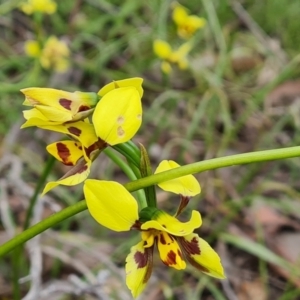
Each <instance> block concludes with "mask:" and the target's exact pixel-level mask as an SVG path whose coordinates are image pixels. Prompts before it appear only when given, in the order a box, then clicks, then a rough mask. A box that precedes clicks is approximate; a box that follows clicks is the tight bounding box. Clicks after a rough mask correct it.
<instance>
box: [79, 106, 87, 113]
mask: <svg viewBox="0 0 300 300" xmlns="http://www.w3.org/2000/svg"><path fill="white" fill-rule="evenodd" d="M89 109H90V107H89V106H87V105H81V106H80V107H79V108H78V112H80V111H86V110H89Z"/></svg>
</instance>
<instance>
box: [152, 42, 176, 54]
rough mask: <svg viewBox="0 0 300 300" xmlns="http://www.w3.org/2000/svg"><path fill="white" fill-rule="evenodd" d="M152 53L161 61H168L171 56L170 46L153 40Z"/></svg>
mask: <svg viewBox="0 0 300 300" xmlns="http://www.w3.org/2000/svg"><path fill="white" fill-rule="evenodd" d="M153 51H154V53H155V54H156V55H157V56H158V57H160V58H162V59H168V58H169V57H170V55H171V54H172V48H171V46H170V45H169V44H168V43H167V42H165V41H163V40H155V41H154V43H153Z"/></svg>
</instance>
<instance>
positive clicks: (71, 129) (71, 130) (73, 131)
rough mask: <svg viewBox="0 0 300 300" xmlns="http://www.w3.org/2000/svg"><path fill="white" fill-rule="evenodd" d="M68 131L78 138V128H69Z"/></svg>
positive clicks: (79, 132)
mask: <svg viewBox="0 0 300 300" xmlns="http://www.w3.org/2000/svg"><path fill="white" fill-rule="evenodd" d="M68 131H69V132H70V133H72V134H74V135H76V136H80V135H81V130H80V129H79V128H76V127H69V128H68Z"/></svg>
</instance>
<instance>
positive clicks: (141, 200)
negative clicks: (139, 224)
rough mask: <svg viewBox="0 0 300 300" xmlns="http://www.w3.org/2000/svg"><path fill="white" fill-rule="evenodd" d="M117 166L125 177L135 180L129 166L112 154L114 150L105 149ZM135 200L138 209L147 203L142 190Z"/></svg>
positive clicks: (138, 192)
mask: <svg viewBox="0 0 300 300" xmlns="http://www.w3.org/2000/svg"><path fill="white" fill-rule="evenodd" d="M103 152H104V153H105V154H106V155H107V156H108V157H109V158H110V159H111V160H112V161H113V162H114V163H115V164H116V165H117V166H119V167H120V169H121V170H122V171H123V172H124V173H125V174H126V175H127V177H128V178H129V179H130V180H136V179H137V177H136V176H135V173H134V172H133V170H132V169H131V168H130V166H129V165H128V164H127V163H126V162H125V161H124V160H123V159H122V158H121V157H120V156H118V155H116V153H115V152H114V150H112V149H110V148H106V149H105V150H104V151H103ZM136 196H137V200H138V203H139V207H140V208H144V207H146V206H147V201H146V198H145V193H144V191H143V190H142V189H140V190H138V191H137V194H136Z"/></svg>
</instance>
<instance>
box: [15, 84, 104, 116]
mask: <svg viewBox="0 0 300 300" xmlns="http://www.w3.org/2000/svg"><path fill="white" fill-rule="evenodd" d="M21 92H22V93H23V94H24V95H25V101H24V103H23V104H24V105H32V106H37V105H41V106H49V107H52V108H56V109H57V110H59V111H63V112H68V113H69V114H71V115H74V114H76V113H78V112H82V111H85V110H88V109H90V108H92V107H93V106H95V105H96V103H97V102H98V96H97V94H95V93H83V92H79V91H77V92H74V93H70V92H66V91H63V90H56V89H50V88H35V87H33V88H26V89H22V90H21ZM39 108H40V106H39Z"/></svg>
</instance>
